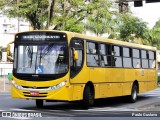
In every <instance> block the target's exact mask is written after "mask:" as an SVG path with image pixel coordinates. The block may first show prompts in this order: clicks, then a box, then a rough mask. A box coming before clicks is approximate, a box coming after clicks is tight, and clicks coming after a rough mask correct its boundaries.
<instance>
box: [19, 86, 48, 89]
mask: <svg viewBox="0 0 160 120" xmlns="http://www.w3.org/2000/svg"><path fill="white" fill-rule="evenodd" d="M22 87H23V88H31V89H33V88H34V87H30V86H22ZM48 88H49V87H36V89H48Z"/></svg>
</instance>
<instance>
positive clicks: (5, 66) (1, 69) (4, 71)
mask: <svg viewBox="0 0 160 120" xmlns="http://www.w3.org/2000/svg"><path fill="white" fill-rule="evenodd" d="M12 70H13V64H12V63H0V92H3V91H4V92H6V91H8V90H9V89H10V80H11V76H12V74H11V73H12Z"/></svg>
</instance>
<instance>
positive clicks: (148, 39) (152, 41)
mask: <svg viewBox="0 0 160 120" xmlns="http://www.w3.org/2000/svg"><path fill="white" fill-rule="evenodd" d="M145 43H146V44H148V45H151V46H155V47H157V48H158V49H160V20H158V21H157V22H156V24H155V25H154V27H153V28H152V29H151V30H150V29H148V30H147V31H146V33H145Z"/></svg>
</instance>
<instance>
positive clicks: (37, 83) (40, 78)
mask: <svg viewBox="0 0 160 120" xmlns="http://www.w3.org/2000/svg"><path fill="white" fill-rule="evenodd" d="M14 45H15V47H14V63H13V64H14V65H13V81H12V90H11V91H12V92H11V93H12V97H13V98H21V99H32V100H35V101H36V106H37V107H43V105H44V101H46V102H49V101H80V102H81V103H82V105H83V106H84V108H89V107H90V106H92V105H93V104H94V100H95V99H99V98H108V97H115V96H128V98H129V99H128V100H130V101H131V102H136V100H137V94H138V93H143V92H146V91H149V90H153V89H155V88H157V52H156V48H155V47H150V46H144V45H140V44H135V43H128V42H122V41H117V40H111V39H106V38H100V37H91V36H87V35H83V34H78V33H72V32H66V31H41V30H39V31H29V32H22V33H18V34H16V35H15V41H14Z"/></svg>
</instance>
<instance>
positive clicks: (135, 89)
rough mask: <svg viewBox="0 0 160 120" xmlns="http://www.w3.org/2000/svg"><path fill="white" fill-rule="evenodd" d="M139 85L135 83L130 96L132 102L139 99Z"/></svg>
mask: <svg viewBox="0 0 160 120" xmlns="http://www.w3.org/2000/svg"><path fill="white" fill-rule="evenodd" d="M137 95H138V87H137V85H136V84H134V85H133V87H132V91H131V95H130V96H129V98H130V102H132V103H135V102H136V101H137Z"/></svg>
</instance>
